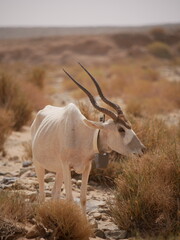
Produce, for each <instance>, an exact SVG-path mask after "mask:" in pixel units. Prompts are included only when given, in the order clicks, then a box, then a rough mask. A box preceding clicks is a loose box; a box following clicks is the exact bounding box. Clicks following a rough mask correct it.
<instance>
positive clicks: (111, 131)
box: [31, 64, 145, 213]
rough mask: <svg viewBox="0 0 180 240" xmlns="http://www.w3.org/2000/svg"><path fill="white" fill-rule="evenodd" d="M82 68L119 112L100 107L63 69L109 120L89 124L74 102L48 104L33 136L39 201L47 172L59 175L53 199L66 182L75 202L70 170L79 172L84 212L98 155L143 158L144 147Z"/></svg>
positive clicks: (38, 120) (39, 114) (67, 189)
mask: <svg viewBox="0 0 180 240" xmlns="http://www.w3.org/2000/svg"><path fill="white" fill-rule="evenodd" d="M80 66H81V67H82V68H83V69H84V70H85V71H86V73H87V74H88V75H89V76H90V78H91V79H92V81H93V82H94V84H95V86H96V88H97V91H98V93H99V96H100V97H101V99H102V100H103V101H104V102H105V103H106V104H107V105H109V106H111V107H112V108H113V109H114V110H115V111H116V112H117V113H116V114H115V113H114V112H112V111H110V110H108V109H106V108H103V107H100V106H98V104H97V102H96V100H95V99H94V97H93V96H92V94H91V93H90V92H89V91H88V90H87V89H85V88H84V87H83V86H82V85H80V84H79V83H78V82H77V81H76V80H75V79H74V78H73V77H72V76H71V75H70V74H68V73H67V72H66V71H65V70H64V72H65V73H66V74H67V75H68V76H69V77H70V78H71V80H72V81H73V82H74V83H76V84H77V85H78V87H79V88H81V89H82V90H83V91H84V92H85V93H86V94H87V96H88V97H89V99H90V101H91V103H92V105H93V106H94V107H95V108H96V109H97V110H99V111H100V112H102V113H104V114H106V115H108V116H109V117H110V119H109V120H107V121H106V122H95V121H90V120H88V119H86V118H85V116H84V115H83V114H82V113H81V112H80V110H79V109H78V107H77V106H75V105H74V104H73V103H70V104H68V105H67V106H65V107H54V106H50V105H48V106H46V107H45V108H44V109H42V110H40V111H39V112H38V114H37V116H36V118H35V120H34V122H33V124H32V126H31V133H32V152H33V162H34V165H35V170H36V174H37V178H38V182H39V194H40V198H41V199H42V200H43V199H44V197H45V195H44V174H45V169H47V170H49V171H53V172H55V173H56V177H55V183H54V187H53V191H52V198H53V199H57V198H59V196H60V192H61V186H62V183H63V182H64V185H65V190H66V198H67V200H73V196H72V185H71V169H74V171H75V172H76V173H78V174H82V185H81V193H80V202H81V206H82V210H83V212H84V213H85V211H86V193H87V183H88V178H89V173H90V170H91V163H92V160H93V158H94V155H95V153H97V151H99V152H106V153H107V152H111V151H116V152H118V153H120V154H123V155H129V154H138V155H142V154H143V150H144V148H145V147H144V145H143V144H142V143H141V141H140V140H139V139H138V137H137V136H136V134H135V133H134V131H133V130H132V129H131V125H130V123H129V122H128V121H127V119H126V118H125V116H124V114H123V112H122V110H121V108H120V107H119V106H118V105H117V104H114V103H113V102H111V101H109V100H108V99H107V98H106V97H105V96H104V95H103V93H102V91H101V88H100V87H99V85H98V83H97V81H96V80H95V79H94V77H93V76H92V75H91V74H90V73H89V72H88V71H87V70H86V69H85V68H84V67H83V66H82V65H81V64H80ZM97 132H98V134H97ZM94 143H96V144H94ZM97 149H98V150H97Z"/></svg>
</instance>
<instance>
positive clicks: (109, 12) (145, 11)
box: [0, 0, 180, 26]
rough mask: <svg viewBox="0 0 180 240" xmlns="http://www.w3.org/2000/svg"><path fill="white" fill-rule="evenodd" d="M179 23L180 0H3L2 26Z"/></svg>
mask: <svg viewBox="0 0 180 240" xmlns="http://www.w3.org/2000/svg"><path fill="white" fill-rule="evenodd" d="M156 23H180V0H0V26H104V25H106V26H107V25H108V26H111V25H114V26H127V25H147V24H156Z"/></svg>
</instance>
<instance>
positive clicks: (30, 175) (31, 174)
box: [21, 170, 36, 178]
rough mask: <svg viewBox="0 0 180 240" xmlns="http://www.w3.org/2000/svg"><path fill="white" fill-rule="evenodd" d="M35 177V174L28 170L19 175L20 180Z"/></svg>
mask: <svg viewBox="0 0 180 240" xmlns="http://www.w3.org/2000/svg"><path fill="white" fill-rule="evenodd" d="M35 176H36V173H35V172H33V171H31V170H28V171H27V172H25V173H23V174H22V175H21V178H27V177H35Z"/></svg>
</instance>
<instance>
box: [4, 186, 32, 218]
mask: <svg viewBox="0 0 180 240" xmlns="http://www.w3.org/2000/svg"><path fill="white" fill-rule="evenodd" d="M35 208H36V204H35V203H31V202H29V201H27V200H26V198H25V196H24V195H23V194H19V193H17V192H10V191H5V190H1V191H0V217H1V218H2V219H9V220H11V221H12V220H13V221H17V222H22V223H24V222H27V221H29V220H31V219H32V218H33V217H34V215H35Z"/></svg>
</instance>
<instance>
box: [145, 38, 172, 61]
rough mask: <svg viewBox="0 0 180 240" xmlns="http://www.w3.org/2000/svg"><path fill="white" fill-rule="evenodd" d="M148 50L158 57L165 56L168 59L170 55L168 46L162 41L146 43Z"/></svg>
mask: <svg viewBox="0 0 180 240" xmlns="http://www.w3.org/2000/svg"><path fill="white" fill-rule="evenodd" d="M148 50H149V52H150V53H151V54H153V55H154V56H155V57H159V58H167V59H170V58H171V57H172V54H171V49H170V47H169V46H168V45H167V44H166V43H163V42H153V43H151V44H150V45H148Z"/></svg>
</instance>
